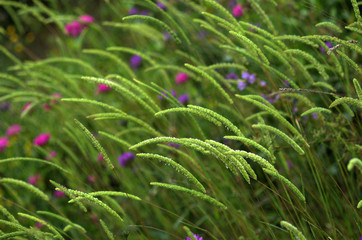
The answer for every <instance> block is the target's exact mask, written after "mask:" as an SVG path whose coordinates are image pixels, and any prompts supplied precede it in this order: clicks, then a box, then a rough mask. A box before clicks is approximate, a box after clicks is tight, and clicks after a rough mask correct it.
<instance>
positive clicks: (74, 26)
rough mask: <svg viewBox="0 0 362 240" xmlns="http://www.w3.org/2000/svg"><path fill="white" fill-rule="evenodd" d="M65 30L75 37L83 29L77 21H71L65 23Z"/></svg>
mask: <svg viewBox="0 0 362 240" xmlns="http://www.w3.org/2000/svg"><path fill="white" fill-rule="evenodd" d="M65 31H66V33H67V35H72V37H73V38H76V37H77V36H78V35H80V34H81V33H82V31H83V29H82V25H81V24H80V22H78V21H72V22H69V23H67V24H66V25H65Z"/></svg>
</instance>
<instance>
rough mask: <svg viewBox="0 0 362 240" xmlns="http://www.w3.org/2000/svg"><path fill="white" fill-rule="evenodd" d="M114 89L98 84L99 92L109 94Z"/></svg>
mask: <svg viewBox="0 0 362 240" xmlns="http://www.w3.org/2000/svg"><path fill="white" fill-rule="evenodd" d="M111 89H112V88H111V87H108V86H107V85H105V84H101V83H100V84H98V91H99V92H108V91H109V90H111Z"/></svg>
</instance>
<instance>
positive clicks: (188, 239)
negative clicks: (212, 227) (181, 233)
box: [185, 233, 204, 240]
mask: <svg viewBox="0 0 362 240" xmlns="http://www.w3.org/2000/svg"><path fill="white" fill-rule="evenodd" d="M193 235H194V237H195V238H196V240H204V239H203V238H202V237H200V236H199V235H197V234H195V233H193ZM185 240H191V238H189V237H187V238H186V239H185Z"/></svg>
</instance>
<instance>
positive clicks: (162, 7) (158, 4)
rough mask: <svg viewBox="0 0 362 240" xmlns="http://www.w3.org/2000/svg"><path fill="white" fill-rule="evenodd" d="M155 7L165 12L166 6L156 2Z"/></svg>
mask: <svg viewBox="0 0 362 240" xmlns="http://www.w3.org/2000/svg"><path fill="white" fill-rule="evenodd" d="M157 7H159V8H161V9H162V10H163V11H166V6H165V4H163V3H162V2H160V1H159V2H157Z"/></svg>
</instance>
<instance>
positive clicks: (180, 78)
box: [176, 72, 189, 84]
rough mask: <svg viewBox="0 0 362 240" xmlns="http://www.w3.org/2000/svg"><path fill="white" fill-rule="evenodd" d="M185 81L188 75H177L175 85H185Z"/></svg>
mask: <svg viewBox="0 0 362 240" xmlns="http://www.w3.org/2000/svg"><path fill="white" fill-rule="evenodd" d="M187 80H189V75H187V74H186V73H181V72H180V73H177V75H176V83H177V84H181V83H185V82H187Z"/></svg>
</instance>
